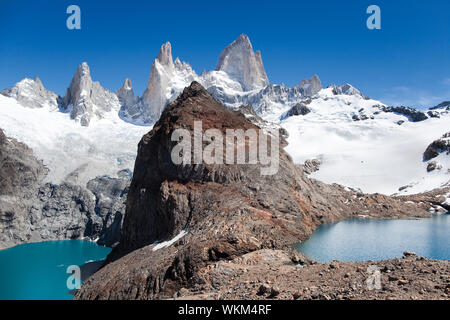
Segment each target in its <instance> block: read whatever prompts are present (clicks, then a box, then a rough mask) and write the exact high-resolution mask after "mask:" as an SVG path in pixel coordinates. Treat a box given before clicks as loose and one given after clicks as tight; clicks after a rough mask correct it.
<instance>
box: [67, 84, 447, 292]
mask: <svg viewBox="0 0 450 320" xmlns="http://www.w3.org/2000/svg"><path fill="white" fill-rule="evenodd" d="M249 119H251V118H247V117H246V116H245V115H244V114H243V113H241V112H240V111H231V110H229V109H227V108H225V107H224V106H223V105H222V104H220V103H219V102H218V101H216V100H215V99H214V98H213V97H212V96H211V95H210V94H209V93H208V92H207V91H206V90H205V89H204V88H203V87H201V85H199V84H198V83H196V82H193V83H192V84H191V86H190V87H188V88H186V89H185V90H184V92H183V93H182V94H181V95H180V97H179V98H178V99H177V100H176V101H174V102H172V103H170V104H169V105H168V106H167V107H166V109H165V110H164V112H163V114H162V116H161V118H160V120H159V121H158V122H157V123H156V124H155V126H154V128H153V130H152V131H151V132H149V133H148V134H146V135H145V136H144V137H143V138H142V140H141V142H140V143H139V148H138V156H137V159H136V164H135V168H134V176H133V179H132V182H131V185H130V189H129V193H128V198H127V206H126V215H125V219H124V223H123V229H122V234H121V241H120V244H119V245H118V246H116V247H115V248H114V249H113V251H112V253H111V254H110V255H109V256H108V259H107V262H106V264H105V265H104V266H103V268H102V269H100V270H99V271H98V272H97V273H95V274H94V275H93V276H91V277H90V278H89V279H88V280H87V281H86V282H85V283H84V284H83V286H82V288H81V289H80V290H79V291H78V292H77V293H76V295H75V299H167V298H173V297H178V296H181V297H185V298H251V299H253V298H265V297H268V296H270V295H272V296H273V297H278V298H283V299H287V298H293V297H294V294H295V295H296V297H297V298H301V299H306V298H314V297H318V298H324V299H325V298H327V297H329V298H339V296H338V295H342V298H369V296H368V295H364V294H363V293H361V292H362V291H358V290H360V289H358V287H357V288H356V289H350V287H351V288H353V287H352V285H351V284H349V285H347V286H344V287H343V284H344V282H348V283H353V282H354V283H360V280H361V279H363V275H362V274H363V273H364V272H365V270H366V269H365V268H366V265H368V264H369V263H360V264H358V263H353V264H352V263H347V264H339V265H340V266H342V268H341V267H337V268H336V267H331V266H329V265H327V264H311V262H310V261H308V259H306V258H304V257H302V256H301V255H300V254H298V253H296V252H293V251H292V250H291V249H288V248H289V247H288V246H289V244H291V243H294V242H298V241H301V240H305V239H306V238H307V237H309V236H310V234H311V232H312V231H313V230H314V229H315V228H316V227H317V226H319V225H320V224H321V223H324V222H333V221H339V220H342V219H345V218H350V217H358V216H361V215H364V216H366V217H376V218H406V217H428V216H430V214H429V213H428V211H427V210H428V209H429V208H430V206H431V204H430V201H431V199H433V201H437V200H436V199H438V198H436V197H435V195H423V196H422V197H421V198H420V199H416V198H414V197H408V198H402V197H399V198H392V197H388V196H384V195H380V194H373V195H366V194H362V193H360V192H358V191H356V190H351V189H346V188H344V187H342V186H340V185H327V184H324V183H321V182H318V181H315V180H312V179H309V178H308V177H307V176H306V174H305V173H304V171H303V168H302V167H298V166H295V165H294V164H293V163H292V161H291V159H290V157H289V156H288V155H287V154H286V153H285V152H284V151H283V150H282V149H280V152H279V157H280V166H279V170H278V173H277V174H275V175H272V176H261V174H260V166H259V165H233V164H230V165H217V164H214V165H208V164H206V163H202V164H201V165H175V164H174V163H173V162H172V161H171V157H170V154H171V150H172V147H173V146H174V145H175V144H176V143H175V142H172V141H171V134H172V132H173V131H174V130H175V129H177V128H184V129H186V130H188V131H190V132H192V131H193V124H194V121H196V120H201V121H202V122H203V130H206V129H208V128H216V129H218V130H220V131H221V132H225V130H226V129H238V128H240V129H244V130H245V129H250V128H255V129H257V128H258V127H257V126H256V124H255V123H257V122H256V121H253V122H251V121H250V120H249ZM281 137H283V135H281ZM281 139H282V141H281V145H285V144H286V142H285V141H284V138H281ZM244 143H246V147H248V145H247V144H248V142H244ZM180 232H183V233H184V232H185V233H186V234H185V235H184V236H183V237H181V238H179V239H178V240H177V241H174V243H173V244H170V245H169V244H168V243H166V244H167V246H164V247H162V246H161V244H160V245H157V244H156V242H161V241H167V240H170V239H173V238H174V237H175V236H177V235H179V234H180ZM383 263H384V262H383ZM386 263H387V262H386ZM390 263H393V264H396V263H397V260H393V261H392V262H390ZM399 263H400V264H402V261H401V260H399ZM417 263H420V264H422V263H423V264H425V263H428V264H431V266H430V267H428V266H427V268H425V269H426V270H425V269H424V270H425V271H427V272H428V270H429V272H431V274H433V275H436V273H433V271H432V270H431V269H430V268H431V267H433V268H435V269H436V270H437V271H436V272H438V273H437V274H439V276H440V275H443V276H444V278H445V276H446V275H448V262H447V261H446V262H438V261H431V260H420V261H415V262H414V263H411V262H409V263H408V266H406V265H405V268H406V267H408V268H410V267H412V266H414V265H415V264H417ZM296 264H301V265H304V268H300V267H297V266H296ZM383 267H384V266H383ZM424 267H425V266H424ZM330 268H331V269H333V271H330V272H328V271H326V270H328V269H330ZM339 268H341V269H339ZM357 268H360V269H361V268H362V270H363V271H358V270H359V269H357ZM395 268H397V267H395ZM402 268H403V267H402ZM335 269H336V270H342V271H345V273H343V274H342V275H341V273H340V272H335ZM398 270H409V269H398ZM417 270H419V269H417ZM433 270H434V269H433ZM414 272H416V271H414ZM414 272H412V271H411V272H410V271H405V272H404V273H401V271H397V269H395V271H393V274H394V275H396V274H397V273H398V277H399V280H398V281H400V280H403V279H402V278H401V276H402V277H403V276H404V277H406V276H407V277H408V278H407V279H412V277H415V274H416V273H414ZM417 272H418V271H417ZM320 273H322V275H320ZM346 273H349V274H350V275H347V276H346V275H345V274H346ZM324 274H325V277H324V276H323V275H324ZM407 274H408V275H407ZM430 277H431V276H430ZM444 278H442V279H444ZM294 279H297V280H296V281H293V280H294ZM322 279H326V280H325V281H323V280H322ZM331 279H334V280H331ZM407 279H406V280H405V281H407ZM430 279H431V278H430ZM433 279H434V278H433ZM268 281H270V282H271V283H270V284H268ZM330 281H331V282H330ZM430 281H432V280H430ZM444 281H447V280H445V279H444V280H442V281H440V282H438V284H442V285H443V284H445V283H446V282H444ZM391 282H392V281H391ZM402 282H404V281H402ZM264 283H267V284H268V285H269V286H272V284H274V285H276V286H278V289H277V288H274V289H273V288H272V287H270V288H269V289H267V290H269V291H270V293H267V292H266V291H264V289H262V290H263V291H264V292H259V295H258V291H259V290H260V286H261V285H264ZM326 283H329V284H328V285H327V284H326ZM405 284H406V282H405ZM355 285H356V284H355ZM326 286H330V288H329V289H326ZM333 286H334V289H332V288H333ZM314 287H316V288H319V287H320V290H319V289H316V288H314ZM347 287H348V292H341V293H339V294H338V293H337V290H341V289H342V290H344V289H343V288H347ZM391 287H392V288H391ZM391 287H389V288H390V289H386V290H393V291H392V292H390V291H386V292H390V294H391V295H392V297H395V298H403V297H405V294H407V293H404V292H405V291H400V290H397V289H396V287H395V286H391ZM288 288H289V289H288ZM306 288H308V289H307V290H308V291H303V290H306ZM386 288H388V287H386ZM272 289H273V290H274V292H272ZM294 289H295V291H294ZM354 290H356V291H354ZM361 290H362V289H361ZM426 290H428V289H426ZM433 290H434V289H433ZM445 290H446V289H445V288H444V289H442V290H441V291H442V294H445V292H444V291H445ZM277 291H279V292H278V293H277ZM441 291H439V293H438V294H437V295H432V296H431V295H429V296H427V297H438V295H440V294H441ZM400 292H401V293H402V294H400ZM433 292H434V291H433ZM316 293H317V294H318V295H317V294H316ZM320 294H322V296H320ZM372 294H373V293H372ZM388 296H389V295H387V294H386V295H384V296H377V297H378V298H388ZM372 297H373V296H372Z"/></svg>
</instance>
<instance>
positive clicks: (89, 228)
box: [0, 130, 131, 249]
mask: <svg viewBox="0 0 450 320" xmlns="http://www.w3.org/2000/svg"><path fill="white" fill-rule="evenodd" d="M0 164H1V165H0V235H1V236H0V249H4V248H8V247H11V246H14V245H18V244H21V243H24V242H39V241H49V240H66V239H90V240H98V241H97V243H98V244H101V245H108V246H112V245H114V244H116V243H117V242H118V241H119V239H120V230H121V225H122V220H123V214H124V211H125V199H126V194H127V190H128V185H129V183H130V179H131V176H130V174H129V173H127V172H123V173H120V174H119V178H110V177H98V178H95V179H93V180H91V181H90V182H89V183H88V185H87V186H86V187H83V186H79V185H75V184H72V183H70V182H64V183H62V184H59V185H55V184H50V183H43V179H44V177H45V175H46V174H47V172H48V171H47V169H46V168H45V166H44V165H43V163H42V162H41V161H39V160H37V159H36V158H35V157H34V155H33V152H32V150H31V149H30V148H28V147H27V146H26V145H25V144H23V143H20V142H18V141H17V140H15V139H13V138H8V137H6V136H5V135H4V133H3V131H2V130H0Z"/></svg>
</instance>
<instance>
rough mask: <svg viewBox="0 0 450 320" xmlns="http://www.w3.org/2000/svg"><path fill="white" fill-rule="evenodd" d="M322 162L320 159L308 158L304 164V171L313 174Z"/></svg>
mask: <svg viewBox="0 0 450 320" xmlns="http://www.w3.org/2000/svg"><path fill="white" fill-rule="evenodd" d="M321 164H322V162H321V161H320V160H319V159H311V160H306V161H305V163H304V164H303V172H305V173H306V174H311V173H313V172H316V171H319V168H320V165H321Z"/></svg>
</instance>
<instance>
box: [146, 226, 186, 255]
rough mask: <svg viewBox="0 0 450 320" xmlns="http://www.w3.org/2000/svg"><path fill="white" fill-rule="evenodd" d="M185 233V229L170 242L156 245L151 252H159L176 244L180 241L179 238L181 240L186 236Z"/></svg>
mask: <svg viewBox="0 0 450 320" xmlns="http://www.w3.org/2000/svg"><path fill="white" fill-rule="evenodd" d="M186 233H187V231H186V230H185V229H183V230H182V231H181V232H180V233H179V234H177V235H176V236H175V237H173V238H172V239H171V240H167V241H163V242H160V243H158V244H156V245H155V246H154V247H153V249H152V250H153V251H156V250H159V249H162V248H166V247H169V246H171V245H172V244H174V243H175V242H177V241H178V240H180V239H181V238H183V237H184V236H185V235H186Z"/></svg>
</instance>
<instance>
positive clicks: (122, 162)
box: [0, 95, 151, 186]
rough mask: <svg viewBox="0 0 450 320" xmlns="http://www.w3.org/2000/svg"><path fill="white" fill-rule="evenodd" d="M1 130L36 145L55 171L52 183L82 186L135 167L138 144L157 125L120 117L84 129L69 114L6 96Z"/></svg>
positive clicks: (49, 178) (49, 179) (0, 106)
mask: <svg viewBox="0 0 450 320" xmlns="http://www.w3.org/2000/svg"><path fill="white" fill-rule="evenodd" d="M0 127H1V128H2V129H4V131H5V133H6V135H7V136H11V137H14V138H16V139H18V140H19V141H21V142H24V143H26V144H27V145H28V146H29V147H31V148H32V149H33V151H34V153H35V155H36V157H37V158H38V159H42V160H43V162H44V164H45V165H46V166H47V167H48V169H49V174H48V176H47V177H46V182H51V183H55V184H59V183H61V182H62V181H64V180H69V181H70V182H74V183H77V184H80V185H83V186H84V185H86V183H87V181H88V180H90V179H93V178H95V177H97V176H100V175H110V176H111V177H116V176H117V171H119V170H122V169H130V170H133V168H134V160H135V157H136V153H137V145H138V142H139V140H140V139H141V138H142V136H143V135H144V134H145V133H147V132H148V131H149V130H150V129H151V127H143V126H135V125H132V124H129V123H126V122H124V121H122V120H121V119H119V117H118V116H117V114H116V116H115V118H114V117H113V114H111V117H110V118H108V119H100V120H96V121H92V122H91V124H90V126H89V127H82V126H80V125H79V124H78V123H76V122H75V121H73V120H72V119H70V115H69V114H68V113H63V112H60V111H58V110H52V109H51V108H35V109H30V108H27V107H24V106H22V105H20V104H19V103H18V102H17V101H16V100H15V99H12V98H8V97H5V96H2V95H0Z"/></svg>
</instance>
